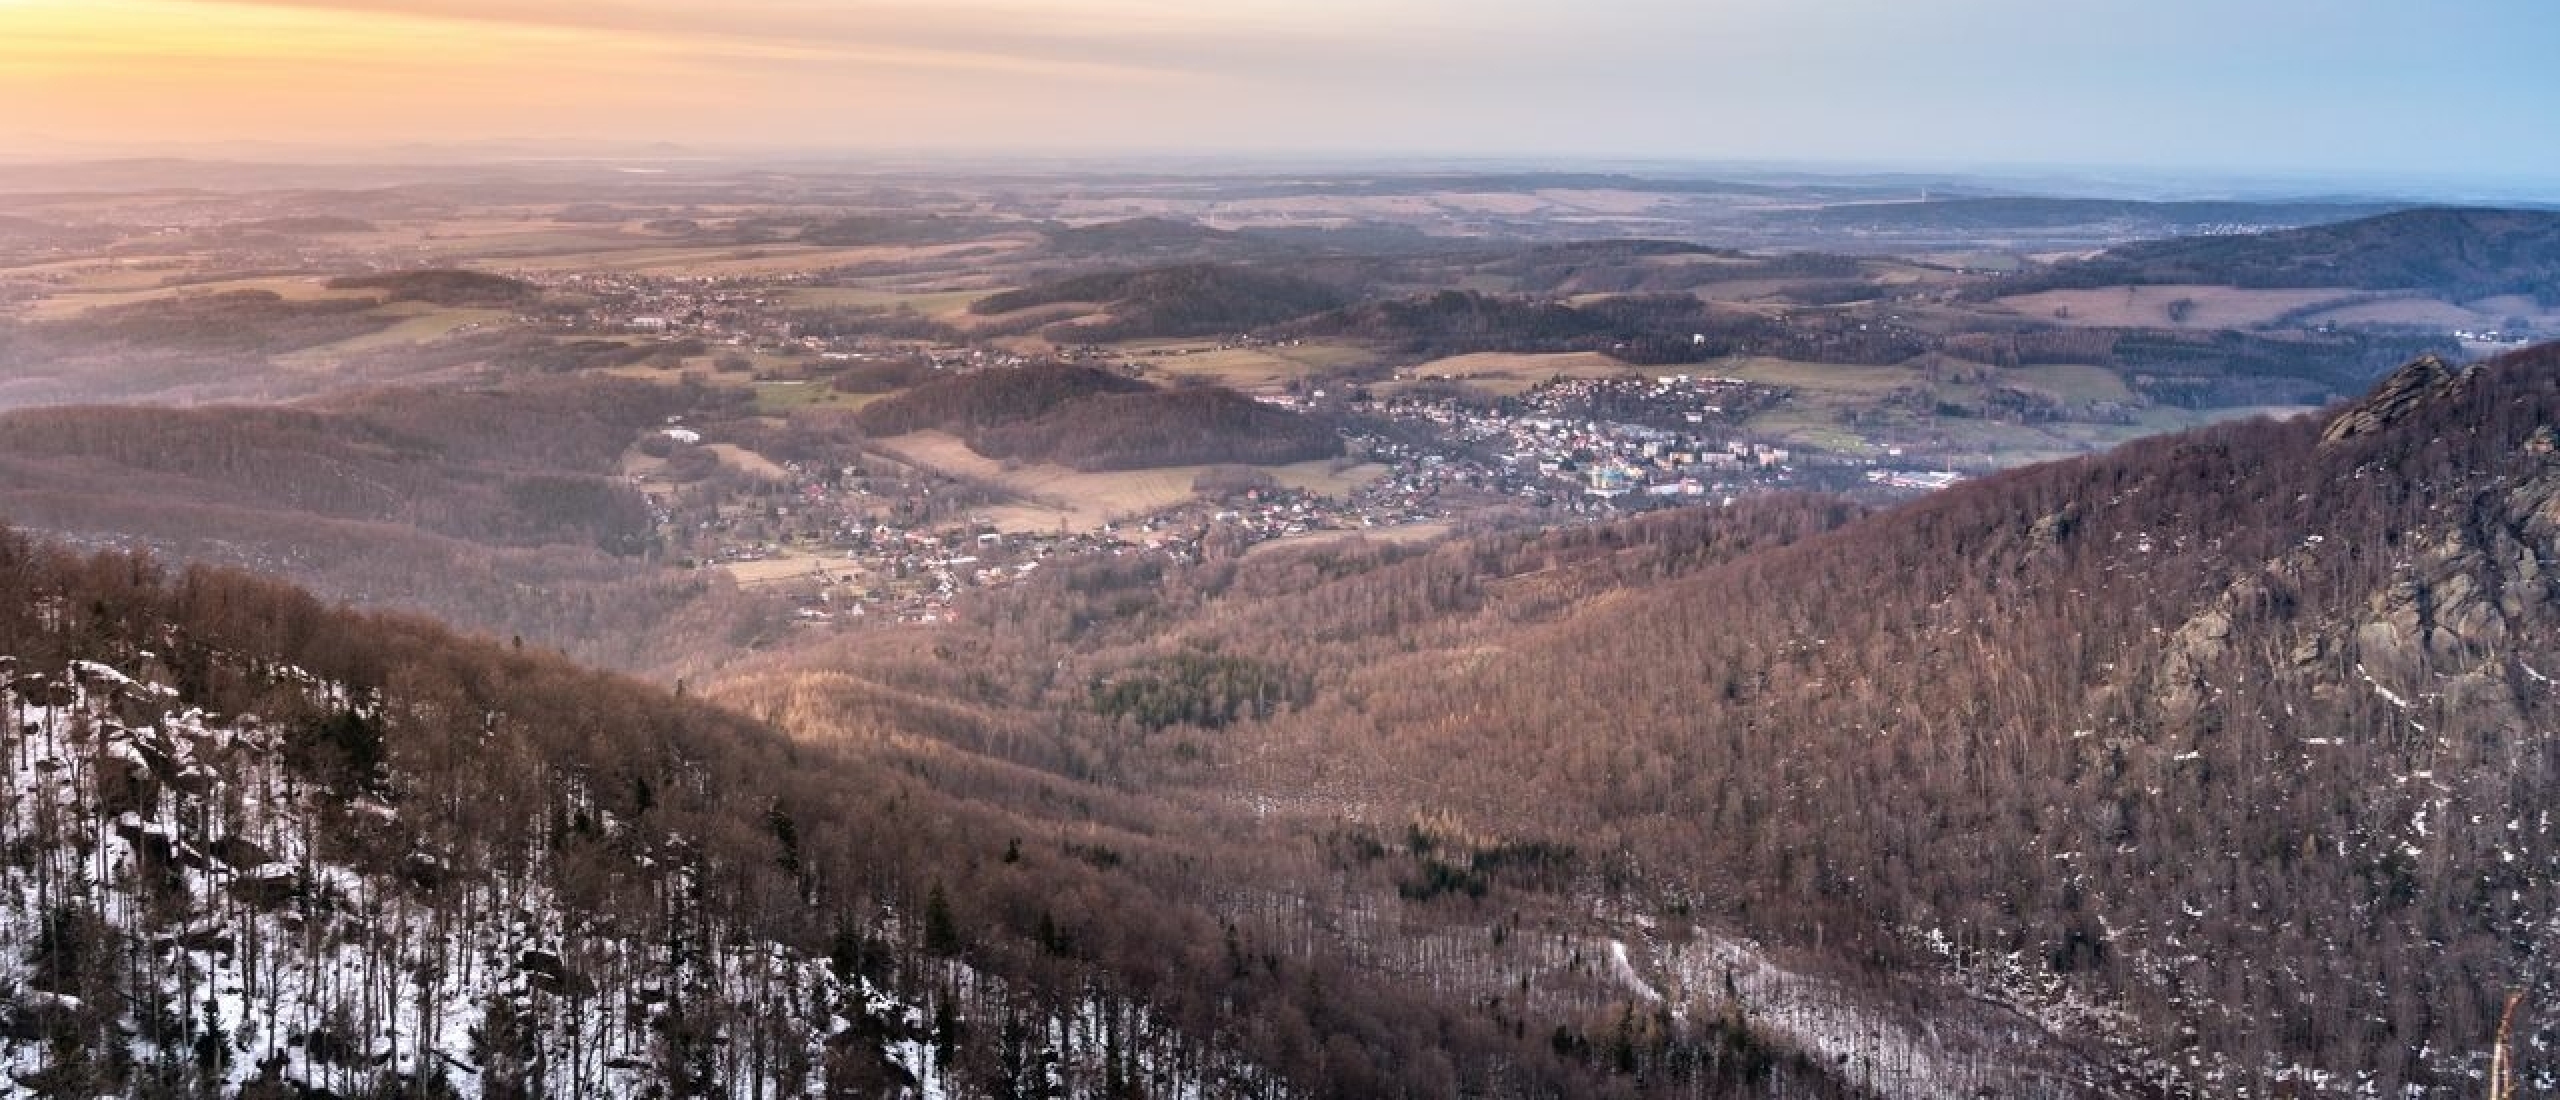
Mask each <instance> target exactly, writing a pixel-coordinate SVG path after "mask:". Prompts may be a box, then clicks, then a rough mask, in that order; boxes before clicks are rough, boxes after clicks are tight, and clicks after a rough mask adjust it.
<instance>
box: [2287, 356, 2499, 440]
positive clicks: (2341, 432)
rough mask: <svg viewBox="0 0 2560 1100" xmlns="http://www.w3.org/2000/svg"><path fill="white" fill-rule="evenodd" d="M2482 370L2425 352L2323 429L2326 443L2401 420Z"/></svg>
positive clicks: (2444, 395) (2452, 390) (2454, 391)
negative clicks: (2453, 362) (2455, 364)
mask: <svg viewBox="0 0 2560 1100" xmlns="http://www.w3.org/2000/svg"><path fill="white" fill-rule="evenodd" d="M2479 373H2480V368H2479V367H2478V366H2476V365H2475V366H2468V367H2461V368H2456V367H2454V366H2452V365H2450V364H2448V363H2446V362H2445V361H2444V360H2442V359H2439V358H2437V357H2435V356H2433V355H2422V356H2419V357H2418V358H2416V359H2413V360H2411V361H2410V362H2409V363H2408V365H2406V366H2403V367H2401V368H2400V369H2399V370H2396V371H2393V372H2391V377H2389V378H2386V379H2383V380H2382V384H2381V385H2379V386H2376V387H2375V388H2374V391H2373V393H2372V394H2371V395H2369V396H2367V397H2366V398H2365V399H2364V400H2362V401H2358V402H2356V403H2355V404H2354V405H2352V406H2349V407H2348V409H2347V411H2345V412H2342V413H2339V414H2338V417H2337V419H2335V420H2332V421H2330V422H2329V428H2328V430H2327V431H2324V432H2322V433H2320V442H2321V443H2323V444H2330V443H2337V442H2339V441H2341V440H2347V439H2353V438H2355V437H2357V436H2360V435H2370V434H2372V433H2374V432H2378V431H2381V430H2383V429H2384V428H2387V427H2390V426H2391V425H2392V424H2395V423H2398V422H2399V421H2400V419H2401V418H2402V417H2405V416H2407V415H2409V412H2410V410H2412V409H2415V408H2417V407H2419V406H2421V405H2424V404H2427V403H2428V402H2431V401H2434V400H2436V399H2438V398H2441V397H2446V396H2449V395H2451V394H2454V393H2456V392H2459V391H2460V390H2461V388H2462V387H2464V386H2466V385H2469V384H2470V383H2471V380H2472V379H2473V378H2475V377H2477V376H2478V375H2479Z"/></svg>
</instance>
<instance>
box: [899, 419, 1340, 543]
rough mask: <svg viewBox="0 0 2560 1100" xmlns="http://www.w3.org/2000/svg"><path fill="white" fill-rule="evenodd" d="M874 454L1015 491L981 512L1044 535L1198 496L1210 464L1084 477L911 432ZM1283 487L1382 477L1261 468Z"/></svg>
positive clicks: (1317, 468)
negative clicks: (1003, 459) (1007, 499)
mask: <svg viewBox="0 0 2560 1100" xmlns="http://www.w3.org/2000/svg"><path fill="white" fill-rule="evenodd" d="M879 449H880V450H882V451H883V452H886V453H887V454H889V455H890V456H891V457H893V458H896V459H898V460H900V461H902V462H906V463H909V464H911V465H915V466H920V467H923V468H925V469H928V470H931V471H933V472H935V473H938V474H942V475H944V476H946V477H956V478H962V479H965V480H969V481H975V482H979V483H982V484H986V485H991V486H995V487H997V488H1000V489H1003V490H1004V491H1006V492H1008V493H1011V494H1013V495H1014V496H1016V497H1017V498H1019V499H1018V500H1016V501H1015V502H1014V503H1012V504H1009V505H1004V506H999V507H995V508H989V509H985V510H984V512H985V513H986V514H987V515H988V517H989V518H990V519H991V520H993V522H994V523H995V525H996V527H997V529H998V530H1001V531H1005V532H1008V533H1017V532H1018V533H1046V532H1052V531H1056V530H1058V529H1059V528H1061V527H1064V528H1066V529H1067V530H1070V531H1079V532H1080V531H1093V530H1099V529H1100V528H1101V527H1102V526H1103V525H1104V524H1107V523H1112V522H1115V521H1118V520H1121V519H1126V518H1129V517H1132V516H1140V515H1146V514H1149V513H1153V512H1161V511H1163V510H1165V509H1167V508H1171V507H1173V506H1175V505H1179V504H1182V503H1184V502H1186V501H1190V500H1192V499H1194V498H1196V497H1197V496H1198V495H1199V493H1198V492H1197V491H1196V490H1195V489H1194V488H1193V487H1192V486H1193V484H1194V483H1195V482H1196V481H1197V480H1198V479H1199V477H1200V475H1201V474H1202V473H1203V472H1205V471H1207V470H1209V469H1210V467H1207V466H1167V467H1163V468H1159V469H1153V470H1116V471H1101V472H1088V471H1084V470H1074V469H1069V468H1067V467H1064V466H1055V465H1048V464H1034V465H1025V464H1015V463H1005V462H999V461H997V460H995V459H992V458H988V457H986V456H984V455H981V454H979V453H977V452H976V451H972V450H970V449H969V445H968V444H967V443H964V442H962V441H961V440H960V438H959V437H957V436H953V435H950V434H948V433H944V432H938V431H926V432H911V433H909V434H906V435H902V436H897V437H894V438H892V439H888V440H884V441H882V442H881V443H880V444H879ZM1263 469H1264V470H1265V472H1267V473H1269V474H1271V475H1272V477H1273V479H1274V480H1276V481H1277V482H1279V484H1280V485H1281V486H1282V487H1284V488H1291V489H1302V490H1306V491H1309V492H1314V493H1319V494H1322V495H1326V496H1340V495H1342V494H1345V493H1348V492H1351V491H1353V490H1355V489H1358V488H1359V487H1361V486H1363V485H1366V484H1368V483H1370V482H1373V481H1375V480H1377V479H1378V478H1380V477H1383V476H1385V475H1386V472H1387V470H1386V468H1385V467H1383V466H1377V465H1368V464H1362V465H1344V464H1342V463H1340V462H1336V461H1330V460H1328V461H1318V462H1301V463H1295V464H1292V465H1287V466H1271V467H1263Z"/></svg>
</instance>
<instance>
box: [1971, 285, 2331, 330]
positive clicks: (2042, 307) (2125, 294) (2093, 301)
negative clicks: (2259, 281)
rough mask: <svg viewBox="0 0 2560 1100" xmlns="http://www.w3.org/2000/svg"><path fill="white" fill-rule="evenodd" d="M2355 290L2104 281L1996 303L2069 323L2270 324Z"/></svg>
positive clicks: (2192, 326) (2210, 326) (2206, 326)
mask: <svg viewBox="0 0 2560 1100" xmlns="http://www.w3.org/2000/svg"><path fill="white" fill-rule="evenodd" d="M2353 294H2354V292H2353V291H2346V290H2334V289H2325V288H2319V287H2307V288H2298V289H2268V290H2257V289H2246V288H2241V287H2228V286H2108V287H2094V288H2090V289H2082V290H2047V291H2042V292H2040V293H2036V294H2019V295H2013V296H2011V297H2007V298H2002V299H2000V300H1999V301H1998V304H1999V305H2001V306H2004V307H2006V308H2008V309H2011V310H2014V311H2016V312H2018V313H2019V314H2021V315H2023V316H2027V317H2033V318H2035V319H2037V320H2039V321H2043V320H2053V321H2060V322H2063V323H2065V324H2071V325H2096V326H2102V327H2121V326H2145V327H2160V328H2187V329H2228V328H2251V327H2255V326H2258V325H2265V324H2270V323H2273V322H2275V321H2276V320H2278V319H2280V318H2282V317H2284V316H2285V315H2286V314H2288V313H2292V312H2295V311H2297V310H2303V309H2308V308H2311V307H2313V306H2317V305H2320V304H2322V303H2324V302H2336V301H2340V300H2341V299H2345V298H2349V297H2351V296H2353ZM2179 303H2186V304H2185V305H2183V306H2181V305H2179ZM2173 314H2175V315H2174V316H2173Z"/></svg>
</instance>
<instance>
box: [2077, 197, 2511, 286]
mask: <svg viewBox="0 0 2560 1100" xmlns="http://www.w3.org/2000/svg"><path fill="white" fill-rule="evenodd" d="M2031 278H2041V279H2043V280H2046V281H2048V282H2050V283H2051V285H2055V286H2111V285H2118V284H2138V283H2205V284H2212V285H2220V286H2242V287H2340V288H2351V289H2358V290H2417V291H2425V292H2427V293H2430V294H2434V295H2437V296H2440V297H2443V298H2445V299H2447V300H2450V301H2470V300H2473V299H2478V298H2488V297H2495V296H2499V295H2507V294H2519V295H2526V296H2529V297H2531V298H2533V299H2534V300H2536V301H2537V302H2539V303H2541V304H2542V305H2545V306H2552V305H2560V212H2554V211H2547V210H2493V209H2462V208H2446V207H2430V208H2425V209H2418V210H2404V211H2399V212H2396V213H2391V214H2383V215H2380V216H2377V217H2371V218H2364V219H2360V220H2357V221H2348V222H2339V223H2336V224H2331V225H2315V226H2310V227H2306V228H2301V229H2286V230H2277V231H2274V232H2268V233H2257V234H2247V235H2238V236H2215V237H2189V238H2181V239H2176V240H2165V241H2145V242H2142V243H2138V244H2129V245H2123V246H2119V247H2117V248H2113V249H2109V250H2108V251H2106V252H2105V253H2103V254H2101V255H2099V256H2097V257H2096V258H2094V259H2090V260H2086V261H2082V262H2079V263H2073V264H2066V265H2064V266H2062V267H2061V268H2060V269H2058V270H2057V271H2055V272H2052V273H2051V274H2048V275H2044V276H2040V277H2031Z"/></svg>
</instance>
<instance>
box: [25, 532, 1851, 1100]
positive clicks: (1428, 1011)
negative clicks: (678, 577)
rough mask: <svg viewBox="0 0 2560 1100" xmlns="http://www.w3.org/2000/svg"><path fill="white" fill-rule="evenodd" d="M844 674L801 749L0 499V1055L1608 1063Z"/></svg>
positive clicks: (740, 1073)
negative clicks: (1389, 968)
mask: <svg viewBox="0 0 2560 1100" xmlns="http://www.w3.org/2000/svg"><path fill="white" fill-rule="evenodd" d="M867 697H868V698H869V699H870V700H871V702H870V708H871V709H870V711H869V713H873V714H877V715H884V716H888V717H889V718H890V720H889V721H886V722H885V723H884V724H883V725H881V726H878V727H874V731H873V735H872V736H870V737H867V738H864V739H860V740H858V741H846V742H839V743H834V744H830V745H824V746H821V745H814V744H809V743H795V742H793V741H789V740H786V739H785V738H784V737H782V736H781V735H780V734H778V733H776V732H775V731H774V730H773V729H771V728H770V727H767V726H765V725H763V724H761V723H758V722H756V721H752V720H749V719H747V718H744V717H741V716H739V715H737V714H734V713H732V712H729V711H725V710H721V709H717V708H714V707H710V706H706V705H703V704H701V703H698V702H694V701H690V700H688V699H686V698H684V697H683V694H682V693H681V692H679V693H678V694H676V695H669V694H667V693H666V692H663V691H660V690H657V689H653V688H649V687H646V686H643V685H641V684H638V683H635V682H632V681H628V680H623V679H619V678H616V677H612V676H607V675H603V674H598V673H593V672H587V671H583V670H580V669H578V668H575V667H573V666H571V665H569V664H568V663H566V662H565V661H562V660H560V659H557V658H552V657H547V656H542V655H538V654H530V653H526V652H523V651H521V650H520V649H514V648H510V647H505V646H499V645H494V644H488V643H481V642H473V641H466V640H463V639H460V638H457V637H455V636H453V635H451V634H449V633H447V632H446V631H445V630H443V629H442V628H440V627H437V626H434V625H432V624H429V623H427V622H424V621H422V620H416V619H409V618H401V617H395V616H380V615H357V614H353V613H350V612H345V611H340V610H332V609H329V608H327V607H324V606H322V605H320V604H319V603H317V602H316V601H314V600H312V599H311V598H309V597H307V596H305V595H302V594H301V593H299V592H296V591H294V590H291V589H288V588H285V587H282V586H279V585H276V584H273V583H270V582H265V581H261V580H257V579H255V578H252V577H249V576H246V575H243V574H238V573H231V572H223V571H216V570H207V569H190V570H187V571H185V572H182V573H171V572H168V571H166V570H164V569H162V568H160V567H158V566H155V565H153V564H152V563H150V562H148V561H146V560H142V559H138V558H134V557H129V556H124V555H119V554H107V555H99V556H94V557H84V556H77V555H73V554H69V553H66V552H63V551H60V550H57V549H53V548H50V547H47V546H45V545H42V544H38V543H33V542H30V541H29V540H27V539H25V538H23V537H20V536H18V535H15V534H12V533H8V532H6V531H0V789H5V792H6V798H5V799H0V1087H6V1088H8V1089H11V1090H17V1089H25V1090H30V1091H32V1092H35V1093H37V1094H40V1095H66V1096H104V1095H118V1096H139V1097H160V1096H168V1097H179V1096H196V1095H213V1094H220V1095H235V1094H237V1095H254V1096H277V1095H321V1094H328V1095H340V1096H354V1095H381V1096H422V1097H453V1096H460V1097H487V1098H496V1097H521V1096H537V1095H588V1096H609V1097H640V1096H661V1097H708V1096H749V1095H760V1096H773V1097H804V1096H805V1097H817V1096H864V1097H872V1096H879V1097H901V1096H1024V1095H1044V1096H1063V1097H1122V1096H1131V1095H1166V1096H1221V1097H1226V1096H1233V1097H1281V1096H1296V1095H1338V1096H1346V1097H1347V1096H1377V1095H1393V1094H1410V1095H1450V1094H1454V1093H1456V1092H1458V1091H1460V1090H1461V1089H1462V1088H1463V1089H1465V1090H1468V1091H1471V1092H1498V1093H1504V1094H1523V1095H1606V1094H1609V1093H1610V1092H1611V1091H1612V1088H1611V1086H1610V1084H1609V1077H1608V1075H1607V1074H1606V1073H1605V1072H1604V1071H1600V1070H1595V1069H1594V1068H1593V1067H1592V1066H1591V1064H1590V1062H1591V1060H1590V1058H1589V1057H1588V1055H1587V1053H1586V1054H1580V1055H1577V1052H1576V1050H1575V1049H1574V1048H1572V1047H1571V1046H1570V1045H1568V1046H1565V1047H1562V1048H1558V1047H1555V1046H1554V1045H1552V1044H1550V1043H1549V1042H1548V1041H1547V1037H1546V1036H1545V1035H1543V1034H1538V1035H1530V1034H1528V1033H1527V1032H1526V1031H1525V1030H1521V1029H1499V1028H1494V1027H1491V1026H1487V1025H1486V1024H1485V1023H1484V1022H1483V1021H1482V1020H1481V1019H1479V1018H1478V1017H1477V1016H1476V1014H1475V1013H1474V1011H1473V1009H1472V1006H1464V1005H1459V1004H1455V1003H1451V1002H1447V1001H1443V1000H1440V999H1438V998H1436V997H1434V996H1433V995H1432V994H1431V993H1429V992H1428V991H1424V990H1415V989H1412V988H1408V987H1406V986H1405V985H1403V984H1402V983H1400V982H1397V981H1395V980H1392V979H1390V978H1387V977H1385V976H1381V975H1377V974H1374V973H1369V972H1365V971H1363V970H1362V969H1360V968H1359V967H1357V966H1356V965H1353V964H1351V962H1350V961H1349V960H1347V959H1345V958H1343V957H1342V956H1339V955H1336V954H1330V953H1326V952H1322V951H1316V950H1307V949H1303V948H1302V947H1300V946H1298V945H1293V944H1288V943H1282V942H1266V941H1250V940H1245V939H1242V938H1240V934H1239V931H1238V929H1237V928H1236V927H1235V926H1234V925H1232V924H1228V923H1225V922H1224V921H1222V920H1221V919H1220V918H1219V917H1218V916H1217V915H1216V910H1215V909H1213V908H1212V906H1211V904H1210V902H1211V900H1212V898H1213V897H1214V895H1213V894H1212V893H1211V892H1208V891H1202V890H1199V889H1197V888H1196V887H1190V886H1180V885H1178V884H1180V883H1182V881H1183V879H1182V876H1181V874H1180V868H1181V866H1182V863H1181V861H1180V860H1179V859H1178V858H1165V859H1160V858H1159V856H1158V854H1157V853H1158V852H1159V851H1161V850H1163V849H1164V848H1166V847H1167V845H1166V844H1165V843H1164V842H1162V841H1160V840H1157V839H1155V838H1154V837H1153V836H1152V835H1150V834H1151V832H1152V829H1153V828H1154V827H1159V826H1161V827H1168V828H1172V829H1173V831H1172V832H1170V833H1168V834H1166V835H1168V836H1176V837H1178V836H1197V835H1202V830H1201V829H1200V828H1199V827H1197V826H1196V825H1193V826H1188V827H1183V826H1179V824H1178V823H1176V822H1172V821H1169V820H1166V819H1163V818H1161V817H1153V818H1147V819H1144V820H1143V821H1141V820H1139V819H1136V818H1133V817H1132V816H1131V814H1130V812H1129V810H1128V809H1127V807H1126V806H1124V805H1123V801H1124V800H1125V798H1126V796H1125V795H1122V794H1119V793H1115V792H1114V791H1112V790H1110V789H1107V788H1104V787H1099V786H1089V785H1083V784H1074V783H1069V782H1067V781H1065V780H1061V779H1050V778H1043V777H1040V776H1035V775H1030V774H1026V773H1024V772H1023V771H1022V770H1021V769H1018V768H1014V767H1011V766H1009V765H1004V764H1002V763H1000V762H996V761H993V760H981V759H979V758H977V757H975V756H973V755H972V754H971V753H969V752H967V751H965V750H959V749H957V748H956V747H955V745H954V744H953V743H952V742H951V741H945V740H929V739H927V738H926V737H924V736H923V734H924V733H925V732H926V731H929V730H931V729H933V728H934V724H935V723H936V722H941V723H944V724H950V723H963V724H965V723H966V722H967V721H968V718H967V716H966V711H965V710H964V709H961V708H960V707H959V706H958V705H957V704H941V703H935V702H931V701H927V700H921V699H907V700H905V701H900V698H899V697H898V696H897V695H896V693H894V692H885V691H882V692H871V693H868V695H867ZM955 788H958V789H964V790H969V791H974V792H976V794H975V795H974V796H962V795H957V794H953V793H950V792H951V791H952V790H953V789H955ZM1142 828H1143V831H1142ZM1709 1035H1710V1036H1711V1037H1713V1036H1722V1038H1720V1039H1716V1040H1715V1041H1714V1042H1712V1043H1711V1044H1709V1045H1704V1046H1700V1047H1698V1048H1696V1049H1697V1051H1698V1052H1699V1053H1701V1054H1702V1055H1705V1058H1704V1059H1703V1060H1700V1061H1692V1062H1691V1063H1689V1067H1690V1068H1689V1070H1688V1072H1687V1074H1686V1075H1684V1076H1683V1077H1682V1078H1680V1080H1681V1082H1682V1084H1683V1087H1684V1088H1686V1089H1689V1090H1692V1091H1697V1092H1703V1093H1705V1094H1708V1095H1743V1094H1748V1093H1751V1092H1754V1091H1758V1090H1760V1089H1761V1088H1762V1087H1764V1086H1765V1085H1766V1083H1767V1081H1768V1080H1769V1079H1770V1075H1771V1074H1772V1073H1775V1072H1784V1073H1785V1074H1786V1075H1787V1081H1788V1083H1789V1086H1790V1088H1791V1089H1792V1090H1793V1091H1794V1093H1795V1094H1800V1095H1815V1096H1822V1095H1836V1094H1837V1093H1836V1092H1834V1091H1833V1090H1832V1089H1830V1088H1829V1086H1828V1085H1827V1083H1826V1079H1825V1078H1824V1077H1823V1075H1822V1073H1821V1071H1820V1070H1819V1069H1817V1068H1816V1067H1814V1066H1812V1065H1811V1064H1809V1063H1807V1062H1805V1061H1803V1060H1802V1059H1801V1058H1793V1059H1792V1060H1790V1058H1791V1056H1789V1055H1786V1053H1785V1052H1784V1051H1783V1050H1779V1049H1775V1048H1771V1047H1767V1046H1763V1045H1759V1044H1758V1043H1757V1041H1756V1040H1755V1039H1754V1038H1753V1037H1752V1034H1751V1033H1750V1032H1749V1031H1748V1030H1747V1029H1746V1028H1744V1027H1743V1026H1742V1025H1740V1024H1739V1023H1735V1024H1732V1025H1731V1026H1730V1027H1727V1026H1725V1025H1721V1024H1719V1025H1717V1026H1715V1027H1714V1028H1711V1029H1710V1031H1709ZM1684 1094H1685V1093H1684Z"/></svg>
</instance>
